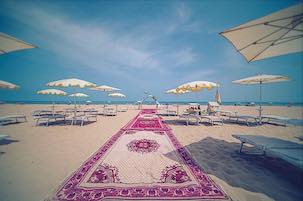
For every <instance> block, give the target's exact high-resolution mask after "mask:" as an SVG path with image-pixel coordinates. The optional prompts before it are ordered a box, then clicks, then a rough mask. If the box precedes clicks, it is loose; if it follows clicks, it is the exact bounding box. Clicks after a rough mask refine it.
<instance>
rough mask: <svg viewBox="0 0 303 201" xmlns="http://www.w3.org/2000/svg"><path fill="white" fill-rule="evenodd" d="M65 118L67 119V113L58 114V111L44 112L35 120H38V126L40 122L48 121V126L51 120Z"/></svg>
mask: <svg viewBox="0 0 303 201" xmlns="http://www.w3.org/2000/svg"><path fill="white" fill-rule="evenodd" d="M65 119H66V115H65V114H58V113H54V114H44V115H40V116H37V117H36V118H35V120H36V126H37V125H39V123H41V122H46V126H48V125H49V123H50V122H51V121H52V122H56V121H58V120H63V121H65Z"/></svg>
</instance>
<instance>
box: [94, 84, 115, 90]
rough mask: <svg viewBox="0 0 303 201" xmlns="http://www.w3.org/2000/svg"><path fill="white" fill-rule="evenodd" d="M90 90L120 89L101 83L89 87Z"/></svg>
mask: <svg viewBox="0 0 303 201" xmlns="http://www.w3.org/2000/svg"><path fill="white" fill-rule="evenodd" d="M91 90H96V91H119V90H120V89H118V88H115V87H111V86H107V85H101V86H97V87H93V88H91Z"/></svg>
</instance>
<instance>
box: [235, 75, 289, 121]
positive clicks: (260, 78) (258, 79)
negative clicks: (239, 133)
mask: <svg viewBox="0 0 303 201" xmlns="http://www.w3.org/2000/svg"><path fill="white" fill-rule="evenodd" d="M288 80H289V79H288V77H286V76H281V75H265V74H263V75H256V76H252V77H247V78H243V79H240V80H234V81H232V83H235V84H247V85H248V84H258V85H259V86H260V88H259V118H260V123H261V116H262V104H261V102H262V84H266V83H275V82H284V81H288Z"/></svg>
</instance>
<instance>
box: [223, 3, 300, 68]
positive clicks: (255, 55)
mask: <svg viewBox="0 0 303 201" xmlns="http://www.w3.org/2000/svg"><path fill="white" fill-rule="evenodd" d="M220 34H221V35H222V36H224V37H225V38H226V39H228V40H229V41H230V42H231V43H232V44H233V46H234V47H235V48H236V50H237V51H238V52H239V53H241V54H242V55H243V56H244V57H245V59H246V60H247V61H248V62H251V61H257V60H261V59H266V58H269V57H274V56H280V55H284V54H289V53H295V52H302V51H303V45H302V44H303V4H302V3H300V4H297V5H294V6H291V7H289V8H286V9H283V10H280V11H278V12H275V13H272V14H270V15H267V16H265V17H262V18H259V19H256V20H253V21H250V22H247V23H245V24H242V25H240V26H237V27H234V28H231V29H228V30H226V31H223V32H222V33H220Z"/></svg>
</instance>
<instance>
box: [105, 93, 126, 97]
mask: <svg viewBox="0 0 303 201" xmlns="http://www.w3.org/2000/svg"><path fill="white" fill-rule="evenodd" d="M108 96H110V97H119V98H125V97H126V96H125V95H124V94H121V93H112V94H108Z"/></svg>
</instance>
